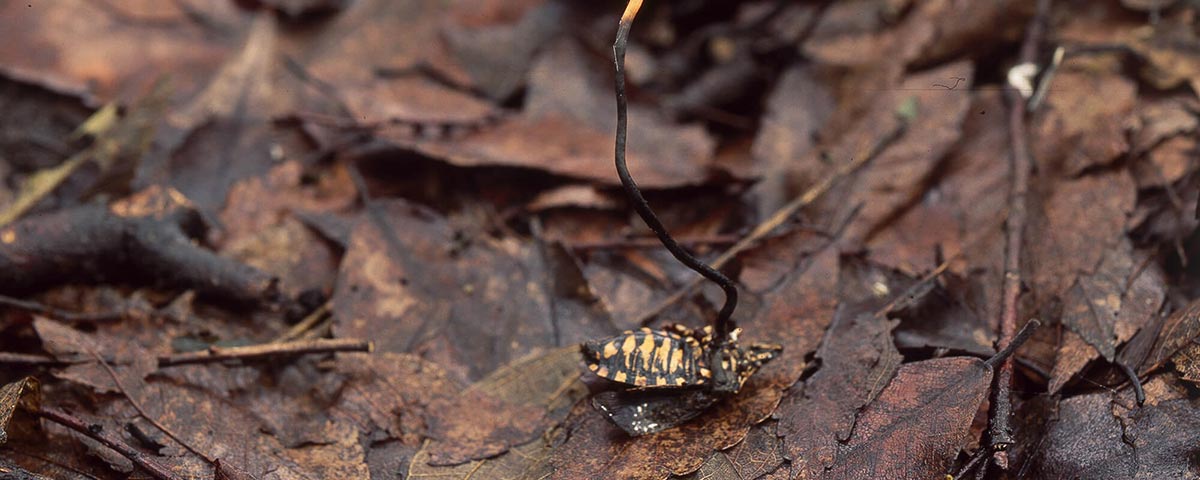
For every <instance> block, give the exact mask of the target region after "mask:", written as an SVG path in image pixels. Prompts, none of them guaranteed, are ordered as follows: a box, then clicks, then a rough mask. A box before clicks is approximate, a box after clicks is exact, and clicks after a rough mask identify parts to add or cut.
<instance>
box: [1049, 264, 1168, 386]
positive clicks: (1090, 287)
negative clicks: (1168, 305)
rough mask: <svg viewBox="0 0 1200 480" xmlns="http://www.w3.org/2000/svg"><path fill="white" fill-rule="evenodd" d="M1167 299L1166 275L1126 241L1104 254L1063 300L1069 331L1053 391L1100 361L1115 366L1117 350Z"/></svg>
mask: <svg viewBox="0 0 1200 480" xmlns="http://www.w3.org/2000/svg"><path fill="white" fill-rule="evenodd" d="M1164 296H1165V285H1164V284H1163V277H1162V273H1161V272H1159V271H1158V269H1157V267H1156V266H1153V265H1150V264H1149V259H1148V258H1145V256H1144V254H1141V253H1135V252H1133V251H1132V246H1131V245H1130V244H1129V242H1128V241H1122V242H1121V243H1120V244H1118V246H1117V247H1116V248H1114V249H1112V250H1109V251H1108V252H1106V253H1105V254H1104V257H1103V259H1101V261H1100V265H1098V266H1097V267H1096V271H1095V272H1094V273H1092V274H1090V275H1081V276H1079V278H1078V280H1077V282H1076V284H1075V285H1073V286H1072V287H1071V289H1070V290H1068V291H1067V294H1066V298H1064V299H1063V319H1062V321H1063V324H1064V325H1066V326H1067V327H1068V328H1070V329H1071V331H1070V332H1068V335H1067V336H1066V338H1064V341H1063V343H1062V345H1061V346H1060V348H1059V354H1058V358H1057V360H1056V362H1055V365H1054V370H1053V371H1052V372H1051V375H1052V377H1051V379H1050V387H1049V388H1050V392H1057V391H1058V390H1059V389H1060V388H1062V386H1063V385H1065V384H1066V382H1067V380H1069V379H1070V378H1071V377H1072V376H1074V375H1075V374H1077V373H1078V372H1079V371H1080V370H1081V369H1082V368H1083V366H1084V365H1086V364H1087V363H1088V362H1089V361H1091V360H1094V359H1096V358H1097V356H1103V357H1104V358H1105V359H1106V360H1108V361H1110V362H1111V361H1113V360H1114V359H1115V357H1116V348H1117V347H1118V346H1119V345H1121V344H1123V343H1125V342H1126V341H1128V340H1129V339H1130V338H1132V337H1133V335H1134V333H1137V332H1138V331H1139V330H1141V329H1142V328H1143V327H1145V326H1146V325H1148V324H1149V323H1150V321H1151V320H1152V319H1153V318H1154V315H1155V314H1156V313H1157V312H1158V310H1159V307H1161V305H1162V302H1163V299H1164ZM1076 335H1078V337H1076ZM1076 338H1078V340H1077V339H1076ZM1081 343H1086V345H1087V346H1082V345H1080V344H1081ZM1089 347H1090V348H1089Z"/></svg>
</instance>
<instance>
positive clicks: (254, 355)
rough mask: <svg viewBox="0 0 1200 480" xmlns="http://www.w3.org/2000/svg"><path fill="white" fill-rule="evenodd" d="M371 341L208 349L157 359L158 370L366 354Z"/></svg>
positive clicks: (315, 341)
mask: <svg viewBox="0 0 1200 480" xmlns="http://www.w3.org/2000/svg"><path fill="white" fill-rule="evenodd" d="M374 348H375V347H374V346H373V345H372V344H371V342H368V341H365V340H358V339H355V338H318V339H313V340H297V341H293V342H281V343H264V344H262V345H250V346H245V347H215V346H214V347H209V348H208V350H201V351H198V352H186V353H179V354H175V355H168V356H162V357H158V367H159V368H163V367H172V366H175V365H184V364H190V363H208V362H222V361H225V360H243V361H245V360H259V359H263V358H271V357H282V356H290V355H309V354H315V353H332V352H370V351H372V350H374Z"/></svg>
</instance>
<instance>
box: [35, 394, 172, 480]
mask: <svg viewBox="0 0 1200 480" xmlns="http://www.w3.org/2000/svg"><path fill="white" fill-rule="evenodd" d="M37 415H38V416H39V417H42V418H45V419H46V420H50V421H51V422H54V423H57V424H59V425H62V426H64V427H67V428H69V429H71V430H74V431H76V432H78V433H80V434H81V435H83V436H85V437H88V438H91V439H92V440H95V441H97V442H100V443H101V444H102V445H104V446H106V447H108V448H111V449H112V450H113V451H116V452H117V453H119V454H121V456H123V457H125V458H128V459H129V461H131V462H133V463H134V465H137V466H139V467H141V468H142V469H143V470H145V471H146V472H147V473H149V474H150V475H151V476H153V477H154V478H157V479H159V480H180V479H179V477H178V476H176V475H175V474H174V473H172V472H171V470H169V469H168V468H167V467H165V466H163V464H161V463H158V461H157V460H155V459H153V458H150V457H149V456H147V455H146V454H144V453H142V452H141V451H139V450H137V449H136V448H133V447H131V446H129V444H127V443H125V442H124V441H122V440H121V439H120V438H119V437H117V436H116V435H113V434H111V433H108V431H106V430H104V427H103V426H102V425H100V424H97V423H87V422H85V421H83V420H82V419H80V418H79V417H76V416H74V415H71V414H70V413H67V412H66V411H64V410H60V409H57V408H54V407H42V409H41V410H38V411H37Z"/></svg>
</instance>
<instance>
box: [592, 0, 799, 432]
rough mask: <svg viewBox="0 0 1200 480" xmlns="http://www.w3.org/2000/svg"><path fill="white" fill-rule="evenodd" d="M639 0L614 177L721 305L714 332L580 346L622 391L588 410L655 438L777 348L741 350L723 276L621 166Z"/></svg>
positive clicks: (620, 35) (631, 7)
mask: <svg viewBox="0 0 1200 480" xmlns="http://www.w3.org/2000/svg"><path fill="white" fill-rule="evenodd" d="M641 5H642V1H641V0H630V2H629V4H628V5H627V6H626V7H625V13H624V15H622V16H621V23H620V25H619V27H618V29H617V39H616V42H614V43H613V60H614V62H613V63H614V64H615V66H616V73H617V77H616V96H617V134H616V166H617V176H618V177H620V179H621V185H622V186H623V187H624V188H625V194H626V196H628V197H629V200H630V203H631V204H632V205H633V207H634V210H636V211H637V212H638V215H639V216H640V217H642V220H643V221H645V222H646V225H647V226H649V227H650V229H651V230H653V231H654V233H655V234H656V235H657V236H658V239H659V241H661V242H662V244H663V246H664V247H666V248H667V250H668V251H670V252H671V254H672V255H673V256H674V257H675V258H676V259H677V260H679V262H680V263H683V264H684V265H687V267H688V268H691V269H692V270H694V271H696V273H699V274H700V275H702V276H704V277H705V278H707V279H708V280H710V281H712V282H713V283H716V284H717V285H719V286H720V287H721V289H722V290H723V291H724V292H725V304H724V305H723V306H722V307H721V311H720V312H719V313H718V314H717V318H716V320H714V321H713V325H712V326H706V327H704V328H703V329H701V330H700V331H694V330H692V329H689V328H687V327H684V326H681V325H671V326H668V327H667V328H665V329H663V330H651V329H649V328H642V329H639V330H634V331H627V332H624V333H622V334H621V335H618V336H616V337H612V338H608V339H603V340H593V341H589V342H585V343H584V344H583V345H582V346H581V350H582V352H583V356H584V360H585V362H586V363H587V368H588V370H590V371H591V372H592V373H595V374H596V375H597V376H599V377H602V378H606V379H608V380H612V381H614V382H617V383H621V384H624V385H627V386H628V387H629V388H628V389H626V390H620V391H610V392H604V393H601V394H599V395H597V396H595V397H593V399H592V402H593V404H594V405H595V406H596V407H597V408H599V409H600V410H601V411H602V412H604V413H605V414H606V415H607V416H608V418H609V420H611V421H612V422H613V423H615V424H616V425H617V426H619V427H621V429H623V430H625V431H626V432H627V433H629V434H630V435H643V434H647V433H653V432H657V431H660V430H664V429H667V428H671V427H673V426H675V425H679V424H681V423H683V422H685V421H687V420H690V419H692V418H694V417H696V416H697V415H699V414H700V413H701V412H703V411H704V410H705V409H707V408H709V407H710V406H712V405H713V404H715V403H716V402H717V400H719V399H720V398H721V397H723V396H727V395H732V394H735V393H737V392H738V391H739V390H740V389H741V388H742V385H743V384H745V383H746V380H747V379H749V378H750V377H751V376H752V375H754V373H755V372H757V371H758V369H759V368H760V367H762V365H763V364H765V363H767V362H769V361H770V360H771V359H773V358H775V356H776V355H778V354H779V352H780V351H782V347H780V346H778V345H765V344H754V345H750V346H748V347H746V348H743V347H741V346H739V345H738V335H739V334H740V333H741V329H740V328H737V327H736V326H735V325H734V322H733V319H732V316H733V311H734V309H736V308H737V293H738V292H737V287H736V286H734V284H733V282H732V281H730V280H729V278H727V277H726V276H725V275H724V274H722V273H721V272H718V271H717V270H716V269H714V268H712V267H711V266H709V265H708V264H705V263H704V262H702V261H700V260H698V259H696V258H695V257H693V256H692V255H691V254H690V253H688V252H687V251H686V250H684V249H683V247H681V246H679V243H678V242H676V241H675V239H674V238H672V237H671V235H670V234H669V233H667V230H666V228H665V227H663V225H662V222H661V221H659V219H658V217H657V216H656V215H655V214H654V211H653V210H651V209H650V205H649V204H648V203H646V199H645V198H644V197H642V193H641V191H640V190H638V187H637V183H635V182H634V181H633V177H631V176H630V175H629V168H628V167H627V166H626V164H625V140H626V133H627V128H628V123H629V121H628V101H627V100H626V98H625V44H626V42H627V41H628V39H629V28H630V26H631V25H632V23H633V19H634V17H635V16H636V15H637V11H638V9H639V8H641Z"/></svg>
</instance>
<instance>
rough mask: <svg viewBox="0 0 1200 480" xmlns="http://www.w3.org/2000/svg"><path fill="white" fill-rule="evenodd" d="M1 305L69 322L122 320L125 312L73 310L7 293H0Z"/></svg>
mask: <svg viewBox="0 0 1200 480" xmlns="http://www.w3.org/2000/svg"><path fill="white" fill-rule="evenodd" d="M0 305H2V306H6V307H12V308H16V309H19V310H24V311H26V312H30V313H36V314H39V315H45V316H47V317H51V318H56V319H58V320H62V321H64V322H68V323H77V322H111V321H114V320H120V319H121V318H122V317H123V316H124V312H100V313H83V312H72V311H68V310H63V309H59V308H54V307H51V306H49V305H44V304H41V303H38V302H33V301H29V300H21V299H19V298H13V297H10V296H7V295H0Z"/></svg>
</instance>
